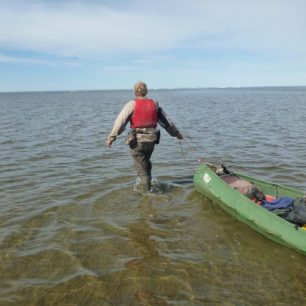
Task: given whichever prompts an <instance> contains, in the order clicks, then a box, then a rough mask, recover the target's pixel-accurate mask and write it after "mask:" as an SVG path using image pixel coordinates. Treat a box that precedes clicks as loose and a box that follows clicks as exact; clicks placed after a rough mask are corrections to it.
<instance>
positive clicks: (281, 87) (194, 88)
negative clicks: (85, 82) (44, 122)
mask: <svg viewBox="0 0 306 306" xmlns="http://www.w3.org/2000/svg"><path fill="white" fill-rule="evenodd" d="M241 89H242V90H243V89H248V90H249V89H251V90H252V89H306V85H295V86H241V87H240V86H237V87H234V86H229V87H176V88H149V90H150V91H164V90H241ZM104 91H106V92H112V91H132V89H80V90H77V89H76V90H69V89H67V90H41V91H40V90H37V91H32V90H29V91H0V94H25V93H27V94H28V93H72V94H73V93H84V92H104Z"/></svg>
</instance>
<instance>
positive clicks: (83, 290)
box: [0, 88, 306, 306]
mask: <svg viewBox="0 0 306 306" xmlns="http://www.w3.org/2000/svg"><path fill="white" fill-rule="evenodd" d="M152 95H154V96H155V97H157V98H158V99H159V101H160V103H161V104H162V105H163V107H164V108H165V110H166V112H167V113H169V115H170V117H171V118H172V119H173V120H174V121H175V122H176V123H177V125H178V126H179V128H180V129H181V130H182V131H183V134H184V135H185V136H186V141H183V142H182V147H180V145H179V142H178V141H177V140H176V139H174V138H170V137H169V136H167V135H166V134H165V133H163V134H162V140H161V144H160V145H159V146H157V148H156V151H155V153H154V156H153V159H152V162H153V174H154V177H155V187H156V189H155V193H154V194H151V195H146V196H140V195H139V194H137V193H135V192H134V191H133V185H134V183H135V177H134V172H133V169H132V161H131V159H130V156H129V155H128V150H127V148H126V146H125V145H124V140H123V138H124V137H121V138H119V139H118V141H117V142H116V143H115V144H114V146H113V148H112V149H108V148H105V147H104V139H105V137H106V135H107V133H108V132H109V130H110V128H111V126H112V123H113V120H114V119H115V117H116V114H117V113H118V111H119V110H120V108H121V106H122V105H123V103H124V102H125V101H126V100H128V99H129V98H130V92H128V91H113V92H111V91H109V92H79V93H78V92H75V93H28V94H1V95H0V105H1V107H0V119H1V120H0V127H1V131H2V133H0V145H1V150H0V169H1V171H0V234H1V235H0V243H1V248H0V263H1V264H0V276H1V277H0V305H94V306H96V305H215V304H221V305H237V304H239V305H275V304H280V303H283V304H284V305H287V304H288V305H289V304H290V305H302V304H304V303H305V298H306V289H305V282H306V276H305V275H306V268H305V256H303V255H300V254H299V253H296V252H295V251H293V250H290V249H287V248H285V247H282V246H279V245H277V244H274V243H273V242H271V241H269V240H267V239H266V238H264V237H262V236H260V235H259V234H257V233H255V232H254V231H252V230H251V229H249V228H248V227H247V226H245V225H244V224H241V223H239V222H238V221H236V220H234V219H232V218H231V217H230V216H228V215H227V214H226V213H225V212H223V211H222V210H221V209H220V208H218V206H216V205H215V204H214V203H211V202H210V201H208V200H207V199H205V198H203V197H202V196H201V195H200V194H198V193H197V192H196V191H195V190H194V187H193V181H192V180H193V172H194V170H195V169H196V167H197V166H198V162H197V158H198V157H204V158H206V159H208V160H209V161H212V162H221V161H222V162H224V163H225V164H226V165H228V166H229V167H230V168H233V169H234V170H239V171H243V172H247V173H249V174H251V175H255V176H258V177H261V178H266V179H269V180H272V181H276V182H278V183H283V184H286V185H289V186H292V187H296V188H299V189H302V190H303V189H305V178H306V174H305V173H306V166H305V163H304V159H305V154H304V152H305V149H306V148H305V142H303V139H304V134H305V124H304V122H305V114H306V105H305V106H304V104H303V101H305V96H306V90H305V89H303V88H282V89H280V88H278V89H260V88H259V89H237V90H234V89H233V90H217V89H215V90H176V91H153V93H152ZM187 102H188V103H187ZM189 102H190V103H189ZM174 105H175V107H174ZM171 110H172V112H171ZM186 114H188V115H186Z"/></svg>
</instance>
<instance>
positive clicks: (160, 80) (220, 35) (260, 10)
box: [0, 0, 306, 92]
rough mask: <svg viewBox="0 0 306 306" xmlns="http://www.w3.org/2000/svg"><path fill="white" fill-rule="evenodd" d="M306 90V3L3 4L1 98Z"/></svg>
mask: <svg viewBox="0 0 306 306" xmlns="http://www.w3.org/2000/svg"><path fill="white" fill-rule="evenodd" d="M139 80H142V81H145V82H146V83H147V84H148V87H149V88H181V87H183V88H195V87H201V88H202V87H204V88H206V87H249V86H305V85H306V0H154V1H150V0H142V1H140V0H100V1H98V0H96V1H95V0H86V1H85V0H83V1H82V0H76V1H72V0H61V1H60V0H6V1H5V0H0V92H10V91H45V90H47V91H49V90H100V89H102V90H103V89H130V88H132V87H133V84H134V83H135V82H137V81H139Z"/></svg>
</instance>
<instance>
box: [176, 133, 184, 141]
mask: <svg viewBox="0 0 306 306" xmlns="http://www.w3.org/2000/svg"><path fill="white" fill-rule="evenodd" d="M176 137H177V139H179V140H182V139H184V137H183V135H182V134H181V133H178V134H177V136H176Z"/></svg>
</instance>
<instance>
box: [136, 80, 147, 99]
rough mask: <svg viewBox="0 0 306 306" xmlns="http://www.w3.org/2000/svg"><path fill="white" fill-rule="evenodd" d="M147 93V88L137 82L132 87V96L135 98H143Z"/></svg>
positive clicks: (144, 84)
mask: <svg viewBox="0 0 306 306" xmlns="http://www.w3.org/2000/svg"><path fill="white" fill-rule="evenodd" d="M147 93H148V88H147V85H146V83H144V82H141V81H139V82H137V83H136V84H135V85H134V94H135V96H136V97H145V96H146V95H147Z"/></svg>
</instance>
